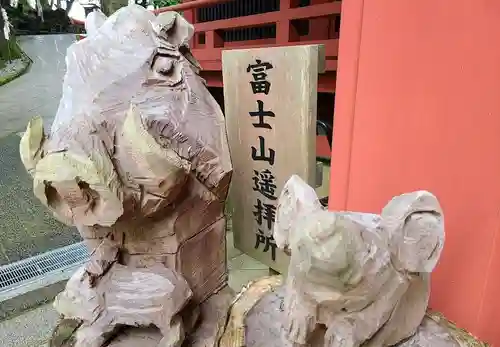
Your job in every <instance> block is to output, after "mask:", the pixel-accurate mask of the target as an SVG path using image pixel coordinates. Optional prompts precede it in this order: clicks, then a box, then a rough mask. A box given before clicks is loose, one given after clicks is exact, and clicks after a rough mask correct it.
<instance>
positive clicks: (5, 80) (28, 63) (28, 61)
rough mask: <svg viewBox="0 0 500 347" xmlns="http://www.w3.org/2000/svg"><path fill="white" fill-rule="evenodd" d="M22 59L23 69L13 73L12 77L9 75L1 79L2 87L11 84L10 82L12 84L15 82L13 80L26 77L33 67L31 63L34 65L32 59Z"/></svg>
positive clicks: (0, 84)
mask: <svg viewBox="0 0 500 347" xmlns="http://www.w3.org/2000/svg"><path fill="white" fill-rule="evenodd" d="M21 59H22V61H23V63H24V64H23V66H22V67H21V68H19V70H17V71H14V72H13V73H11V74H10V75H7V76H5V77H3V78H1V79H0V87H1V86H3V85H5V84H7V83H9V82H11V81H13V80H15V79H16V78H18V77H20V76H22V75H24V74H25V73H26V72H27V71H28V69H29V67H30V66H31V63H32V62H31V59H27V58H25V57H23V58H21Z"/></svg>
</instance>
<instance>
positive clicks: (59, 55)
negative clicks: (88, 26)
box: [0, 34, 75, 137]
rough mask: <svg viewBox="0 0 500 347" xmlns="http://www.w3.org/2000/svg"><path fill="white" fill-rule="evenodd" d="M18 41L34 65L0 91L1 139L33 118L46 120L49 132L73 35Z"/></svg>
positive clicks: (38, 37)
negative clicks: (39, 117)
mask: <svg viewBox="0 0 500 347" xmlns="http://www.w3.org/2000/svg"><path fill="white" fill-rule="evenodd" d="M19 41H20V44H21V47H22V48H23V49H24V51H25V52H26V53H27V54H28V55H29V56H30V57H31V59H33V65H32V66H31V69H30V71H29V72H28V73H27V74H25V75H23V76H21V77H19V78H17V79H16V80H14V81H12V82H10V83H8V84H6V85H5V86H2V87H1V88H0V137H3V136H5V135H8V134H10V133H12V132H15V131H19V130H24V129H25V127H26V124H27V123H28V121H29V120H30V119H31V118H33V117H34V116H36V115H40V116H42V117H43V118H44V120H46V124H47V126H46V127H47V128H48V125H50V123H51V122H52V120H53V119H54V116H55V113H56V110H57V106H58V104H59V99H60V97H61V85H62V80H63V77H64V72H65V67H66V64H65V61H64V59H65V55H66V49H67V48H68V47H69V45H70V44H71V43H72V42H74V41H75V35H71V34H68V35H43V36H42V35H40V36H21V37H20V38H19Z"/></svg>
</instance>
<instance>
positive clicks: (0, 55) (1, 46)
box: [0, 6, 9, 66]
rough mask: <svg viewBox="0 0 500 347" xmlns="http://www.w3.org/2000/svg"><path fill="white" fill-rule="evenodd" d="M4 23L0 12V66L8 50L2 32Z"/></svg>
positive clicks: (0, 8)
mask: <svg viewBox="0 0 500 347" xmlns="http://www.w3.org/2000/svg"><path fill="white" fill-rule="evenodd" d="M1 10H2V6H0V12H1ZM4 25H5V21H4V20H3V16H2V15H1V13H0V66H1V63H2V61H5V60H7V59H8V53H9V52H8V50H9V48H8V47H7V39H6V38H5V35H4V33H3V27H4Z"/></svg>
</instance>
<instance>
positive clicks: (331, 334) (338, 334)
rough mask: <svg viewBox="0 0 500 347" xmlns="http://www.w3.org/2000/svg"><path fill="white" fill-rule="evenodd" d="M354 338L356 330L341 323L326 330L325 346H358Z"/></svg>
mask: <svg viewBox="0 0 500 347" xmlns="http://www.w3.org/2000/svg"><path fill="white" fill-rule="evenodd" d="M358 346H359V344H356V341H355V338H354V331H353V330H352V329H349V328H347V327H345V326H342V324H341V323H339V324H338V325H334V326H331V327H330V328H328V329H327V330H326V334H325V347H358Z"/></svg>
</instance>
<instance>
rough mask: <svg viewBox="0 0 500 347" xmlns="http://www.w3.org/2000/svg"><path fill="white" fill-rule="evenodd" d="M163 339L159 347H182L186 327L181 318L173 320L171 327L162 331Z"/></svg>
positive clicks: (176, 317) (177, 317)
mask: <svg viewBox="0 0 500 347" xmlns="http://www.w3.org/2000/svg"><path fill="white" fill-rule="evenodd" d="M161 332H162V334H163V338H162V339H161V341H160V344H159V345H158V347H181V346H182V343H183V342H184V338H185V336H186V335H185V331H184V326H183V324H182V319H181V318H180V317H179V316H175V317H174V318H172V322H171V324H170V327H169V328H167V329H161Z"/></svg>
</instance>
